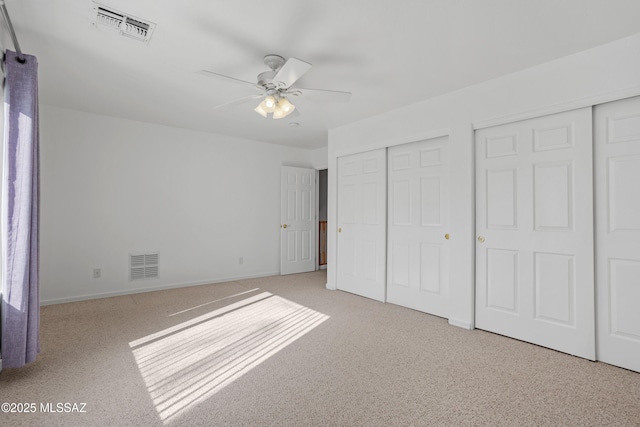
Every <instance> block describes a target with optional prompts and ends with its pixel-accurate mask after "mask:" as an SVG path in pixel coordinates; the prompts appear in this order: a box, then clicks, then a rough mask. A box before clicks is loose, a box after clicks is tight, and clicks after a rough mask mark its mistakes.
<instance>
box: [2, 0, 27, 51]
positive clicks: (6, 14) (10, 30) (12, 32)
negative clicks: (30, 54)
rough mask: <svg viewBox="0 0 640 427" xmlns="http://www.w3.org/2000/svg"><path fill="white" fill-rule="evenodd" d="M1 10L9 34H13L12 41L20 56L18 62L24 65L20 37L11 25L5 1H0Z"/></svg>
mask: <svg viewBox="0 0 640 427" xmlns="http://www.w3.org/2000/svg"><path fill="white" fill-rule="evenodd" d="M0 10H1V11H2V16H3V17H4V21H5V22H6V23H7V27H8V28H9V33H10V34H11V39H12V40H13V47H14V48H15V49H16V53H17V54H18V61H20V62H22V63H24V61H25V59H24V55H23V54H22V50H21V49H20V43H18V37H16V32H15V30H14V29H13V24H12V23H11V18H9V12H8V11H7V6H6V5H5V4H4V0H0Z"/></svg>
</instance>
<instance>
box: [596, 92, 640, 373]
mask: <svg viewBox="0 0 640 427" xmlns="http://www.w3.org/2000/svg"><path fill="white" fill-rule="evenodd" d="M594 131H595V135H594V136H595V168H596V272H597V282H596V283H597V287H596V288H597V294H596V295H597V301H596V307H597V319H598V321H597V324H598V329H597V330H598V335H597V343H598V344H597V357H598V360H601V361H603V362H606V363H611V364H613V365H617V366H621V367H623V368H627V369H631V370H634V371H637V372H640V97H635V98H629V99H624V100H621V101H616V102H611V103H608V104H603V105H599V106H597V107H596V108H595V114H594Z"/></svg>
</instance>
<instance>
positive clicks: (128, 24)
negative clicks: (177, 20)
mask: <svg viewBox="0 0 640 427" xmlns="http://www.w3.org/2000/svg"><path fill="white" fill-rule="evenodd" d="M91 6H92V8H91V10H92V18H93V25H94V26H95V27H96V28H100V29H105V30H110V31H113V32H116V33H118V34H120V35H122V36H127V37H131V38H133V39H136V40H140V41H142V42H145V43H148V42H149V39H150V38H151V34H152V33H153V30H154V29H155V27H156V24H154V23H153V22H148V21H144V20H142V19H139V18H136V17H134V16H131V15H129V14H127V13H124V12H120V11H118V10H115V9H113V8H111V7H107V6H104V5H101V4H100V3H96V2H92V3H91Z"/></svg>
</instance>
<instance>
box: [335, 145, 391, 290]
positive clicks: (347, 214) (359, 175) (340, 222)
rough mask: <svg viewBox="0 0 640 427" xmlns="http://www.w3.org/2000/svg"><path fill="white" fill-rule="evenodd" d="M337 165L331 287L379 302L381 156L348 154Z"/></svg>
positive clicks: (383, 202) (382, 273) (382, 281)
mask: <svg viewBox="0 0 640 427" xmlns="http://www.w3.org/2000/svg"><path fill="white" fill-rule="evenodd" d="M337 160H338V168H337V169H338V170H337V176H338V180H337V190H338V197H337V198H338V206H337V214H338V215H337V224H335V228H334V229H333V233H334V234H329V235H330V236H331V235H333V237H334V238H335V239H336V241H337V245H336V246H337V247H336V261H337V276H336V287H337V289H340V290H343V291H347V292H351V293H354V294H357V295H361V296H364V297H368V298H372V299H375V300H378V301H384V299H385V286H386V280H387V275H386V270H387V264H386V259H387V253H386V247H387V246H386V227H387V210H386V206H387V161H386V150H384V149H379V150H373V151H368V152H365V153H358V154H352V155H348V156H343V157H339V158H338V159H337ZM391 164H392V161H391V160H390V161H389V165H391ZM345 172H346V174H345ZM329 233H331V230H330V231H329Z"/></svg>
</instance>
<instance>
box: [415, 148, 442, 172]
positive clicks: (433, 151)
mask: <svg viewBox="0 0 640 427" xmlns="http://www.w3.org/2000/svg"><path fill="white" fill-rule="evenodd" d="M441 157H442V148H441V147H435V148H429V149H425V150H420V167H421V168H428V167H430V166H439V165H441V164H442V160H441Z"/></svg>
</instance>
